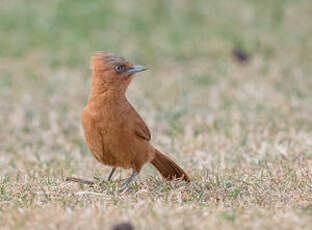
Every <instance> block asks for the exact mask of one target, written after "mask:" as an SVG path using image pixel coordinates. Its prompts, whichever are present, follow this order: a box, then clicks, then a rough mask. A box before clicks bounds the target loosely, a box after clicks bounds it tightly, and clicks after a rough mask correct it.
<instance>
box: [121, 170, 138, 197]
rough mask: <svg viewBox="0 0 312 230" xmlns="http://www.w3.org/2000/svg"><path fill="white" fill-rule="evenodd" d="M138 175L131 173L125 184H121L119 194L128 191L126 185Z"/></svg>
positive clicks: (134, 172)
mask: <svg viewBox="0 0 312 230" xmlns="http://www.w3.org/2000/svg"><path fill="white" fill-rule="evenodd" d="M137 175H138V173H137V172H136V171H133V173H132V174H131V176H130V177H129V178H128V179H127V180H126V181H125V183H124V184H123V186H122V188H121V189H120V191H119V192H121V193H124V192H125V191H127V190H128V185H129V184H130V183H131V182H132V181H133V179H134V178H135V177H136V176H137Z"/></svg>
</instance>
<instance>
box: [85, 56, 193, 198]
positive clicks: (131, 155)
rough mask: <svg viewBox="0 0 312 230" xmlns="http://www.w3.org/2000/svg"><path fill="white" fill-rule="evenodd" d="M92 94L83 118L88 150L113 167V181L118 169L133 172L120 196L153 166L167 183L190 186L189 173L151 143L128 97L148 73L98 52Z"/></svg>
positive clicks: (110, 175)
mask: <svg viewBox="0 0 312 230" xmlns="http://www.w3.org/2000/svg"><path fill="white" fill-rule="evenodd" d="M90 68H91V70H92V80H91V90H90V94H89V98H88V102H87V104H86V106H85V107H84V108H83V111H82V114H81V123H82V128H83V132H84V137H85V140H86V143H87V146H88V149H89V150H90V152H91V153H92V155H93V156H94V157H95V158H96V160H98V161H99V162H100V163H102V164H103V165H106V166H110V167H111V171H110V173H109V175H108V177H107V181H110V180H111V178H112V176H113V174H114V172H115V170H116V168H123V169H132V174H131V176H130V177H129V178H128V179H126V180H125V182H124V184H123V185H122V189H121V190H120V192H125V191H126V190H127V189H128V185H129V184H130V183H131V182H132V181H133V180H134V178H135V177H136V176H137V175H138V174H139V173H140V171H141V169H142V167H143V165H145V164H146V163H151V164H152V165H153V166H154V167H155V168H156V169H157V170H158V171H159V172H160V174H161V175H162V177H163V178H164V179H166V180H174V179H181V180H184V181H186V182H190V178H189V176H188V175H187V173H186V172H185V171H184V170H183V169H182V168H181V167H179V166H178V165H177V164H176V163H175V162H174V161H173V160H171V159H170V158H169V157H168V156H166V155H165V154H163V153H161V152H160V151H159V150H157V149H156V148H155V147H154V146H153V145H152V144H151V143H150V140H151V133H150V130H149V128H148V127H147V125H146V124H145V122H144V121H143V119H142V118H141V116H140V115H139V114H138V113H137V112H136V110H135V109H134V107H133V106H132V105H131V104H130V102H129V101H128V99H127V97H126V90H127V88H128V86H129V84H130V82H131V80H132V79H133V77H134V76H135V74H136V73H138V72H142V71H146V70H148V68H147V67H145V66H143V65H135V64H132V63H131V62H129V61H127V60H126V59H125V58H124V57H121V56H118V55H116V54H114V53H111V52H106V51H98V52H96V53H95V54H94V55H93V56H92V57H91V62H90Z"/></svg>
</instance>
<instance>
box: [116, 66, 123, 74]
mask: <svg viewBox="0 0 312 230" xmlns="http://www.w3.org/2000/svg"><path fill="white" fill-rule="evenodd" d="M114 69H115V71H116V72H117V73H120V72H122V71H123V66H121V65H116V66H115V67H114Z"/></svg>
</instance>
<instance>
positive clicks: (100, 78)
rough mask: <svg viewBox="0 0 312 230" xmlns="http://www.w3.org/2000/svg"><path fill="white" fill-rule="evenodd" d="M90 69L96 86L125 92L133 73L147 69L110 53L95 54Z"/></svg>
mask: <svg viewBox="0 0 312 230" xmlns="http://www.w3.org/2000/svg"><path fill="white" fill-rule="evenodd" d="M90 67H91V69H92V71H93V78H96V79H94V80H95V81H96V82H97V84H101V85H102V86H103V87H109V88H110V89H112V90H118V89H119V90H126V88H127V86H128V85H129V83H130V81H131V79H132V77H133V75H134V74H135V73H137V72H142V71H145V70H147V69H148V68H147V67H145V66H142V65H134V64H132V63H131V62H129V61H127V60H126V59H125V58H123V57H120V56H117V55H116V54H114V53H110V52H96V54H95V55H94V56H93V57H92V58H91V65H90Z"/></svg>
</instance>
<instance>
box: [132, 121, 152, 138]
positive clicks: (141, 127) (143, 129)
mask: <svg viewBox="0 0 312 230" xmlns="http://www.w3.org/2000/svg"><path fill="white" fill-rule="evenodd" d="M134 132H135V134H136V135H138V136H139V137H141V138H143V139H145V140H147V141H149V140H150V139H151V133H150V131H149V129H148V128H147V126H146V124H145V123H144V121H143V120H142V118H141V117H139V116H137V118H136V122H135V129H134Z"/></svg>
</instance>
